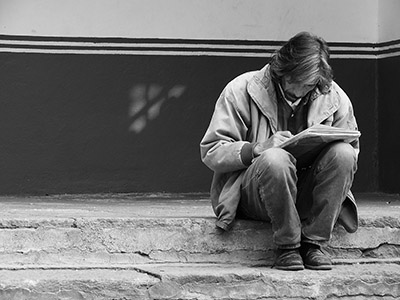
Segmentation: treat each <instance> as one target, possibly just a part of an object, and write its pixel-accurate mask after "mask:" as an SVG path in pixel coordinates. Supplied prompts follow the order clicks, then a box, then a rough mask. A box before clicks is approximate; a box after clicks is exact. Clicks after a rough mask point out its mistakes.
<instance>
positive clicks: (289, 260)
mask: <svg viewBox="0 0 400 300" xmlns="http://www.w3.org/2000/svg"><path fill="white" fill-rule="evenodd" d="M274 268H276V269H279V270H286V271H300V270H304V265H303V260H302V259H301V256H300V252H299V249H287V250H286V249H280V250H279V252H278V256H277V257H276V259H275V264H274Z"/></svg>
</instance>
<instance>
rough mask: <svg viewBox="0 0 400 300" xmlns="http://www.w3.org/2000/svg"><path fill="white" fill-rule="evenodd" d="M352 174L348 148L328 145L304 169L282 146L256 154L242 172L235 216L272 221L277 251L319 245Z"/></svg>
mask: <svg viewBox="0 0 400 300" xmlns="http://www.w3.org/2000/svg"><path fill="white" fill-rule="evenodd" d="M356 170H357V156H356V152H355V150H354V149H353V147H352V146H351V145H350V144H347V143H344V142H336V143H332V144H328V145H327V146H326V147H325V148H324V149H323V150H322V151H321V152H320V153H319V155H318V156H317V157H316V159H315V160H314V162H313V163H312V164H311V166H310V167H308V168H302V169H299V170H298V169H297V168H296V159H295V158H294V157H293V156H292V155H291V154H290V153H289V152H287V151H285V150H283V149H281V148H270V149H268V150H266V151H264V152H262V153H261V155H260V156H259V157H257V158H256V159H255V160H254V161H253V163H252V164H251V165H250V166H249V167H248V169H247V170H246V171H245V173H244V176H243V180H242V185H241V199H240V202H239V206H238V216H239V217H244V218H247V219H253V220H261V221H266V222H271V224H272V231H273V240H274V243H275V245H276V247H278V248H280V249H294V248H298V247H300V245H301V243H302V242H308V243H312V244H316V245H320V246H323V245H324V244H326V243H327V242H328V241H329V239H330V237H331V234H332V231H333V227H334V225H335V223H336V221H337V218H338V216H339V213H340V209H341V205H342V203H343V201H344V200H345V198H346V195H347V193H348V191H349V189H350V187H351V185H352V183H353V178H354V173H355V172H356Z"/></svg>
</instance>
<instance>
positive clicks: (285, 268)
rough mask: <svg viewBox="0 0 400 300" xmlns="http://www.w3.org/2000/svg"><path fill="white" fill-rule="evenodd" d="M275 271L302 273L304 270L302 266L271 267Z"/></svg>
mask: <svg viewBox="0 0 400 300" xmlns="http://www.w3.org/2000/svg"><path fill="white" fill-rule="evenodd" d="M273 267H274V268H275V269H278V270H283V271H302V270H304V266H301V265H298V266H297V265H295V266H273Z"/></svg>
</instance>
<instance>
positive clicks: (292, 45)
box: [270, 32, 333, 94]
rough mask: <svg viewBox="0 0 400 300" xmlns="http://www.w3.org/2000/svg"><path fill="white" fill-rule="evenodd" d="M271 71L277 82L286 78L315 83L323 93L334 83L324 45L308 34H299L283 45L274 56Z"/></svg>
mask: <svg viewBox="0 0 400 300" xmlns="http://www.w3.org/2000/svg"><path fill="white" fill-rule="evenodd" d="M270 70H271V76H272V78H273V79H274V80H275V81H277V82H280V81H281V79H282V77H283V76H287V77H288V78H289V80H290V81H291V82H296V83H303V84H315V85H316V86H317V87H318V89H319V90H320V91H321V93H324V94H325V93H327V92H328V91H329V89H330V87H331V84H332V80H333V71H332V68H331V66H330V65H329V47H328V45H327V43H326V42H325V40H324V39H322V38H320V37H317V36H315V35H313V34H311V33H308V32H300V33H298V34H297V35H295V36H294V37H292V38H291V39H290V40H289V41H288V42H286V43H285V44H284V45H283V46H282V48H281V49H279V50H278V51H277V52H276V53H275V54H274V55H273V57H272V59H271V62H270Z"/></svg>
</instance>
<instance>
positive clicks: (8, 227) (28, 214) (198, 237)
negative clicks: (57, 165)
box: [0, 194, 400, 266]
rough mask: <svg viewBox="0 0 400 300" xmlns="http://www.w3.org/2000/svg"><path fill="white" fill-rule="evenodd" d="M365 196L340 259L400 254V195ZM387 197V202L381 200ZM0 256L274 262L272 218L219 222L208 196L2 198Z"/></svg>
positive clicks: (337, 233) (339, 231)
mask: <svg viewBox="0 0 400 300" xmlns="http://www.w3.org/2000/svg"><path fill="white" fill-rule="evenodd" d="M394 199H397V198H393V197H391V198H390V201H384V199H383V200H382V197H381V198H378V199H371V198H366V199H365V200H362V199H360V200H359V205H360V224H361V226H360V228H359V230H358V231H357V232H356V233H354V234H348V233H346V232H345V231H344V229H343V228H341V227H340V226H338V227H337V228H335V230H334V233H333V237H332V240H331V243H330V246H329V247H328V248H327V252H329V253H330V254H331V256H332V257H333V258H334V259H337V260H343V259H353V260H354V259H364V260H365V259H370V260H379V259H387V258H393V259H394V258H398V257H399V253H400V225H399V220H400V201H398V200H394ZM378 200H379V201H378ZM0 209H1V211H2V215H1V217H0V261H1V264H7V263H8V264H22V265H35V264H39V265H74V264H77V265H88V264H95V265H105V266H107V265H109V264H132V263H133V264H137V263H154V262H203V263H205V262H225V263H241V262H246V263H249V264H255V265H258V264H271V263H272V260H273V257H274V249H273V248H274V247H273V242H272V232H271V226H270V224H266V223H262V222H255V221H246V220H238V221H237V222H236V224H235V225H234V227H233V230H231V231H230V232H221V231H219V230H217V229H216V228H215V226H214V222H215V217H214V216H213V212H212V209H211V206H210V201H209V200H208V199H207V198H206V197H204V196H203V195H189V196H185V197H182V196H181V195H147V196H139V195H126V194H124V195H80V196H79V195H74V196H72V195H65V196H53V197H26V198H15V197H14V198H7V197H0Z"/></svg>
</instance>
